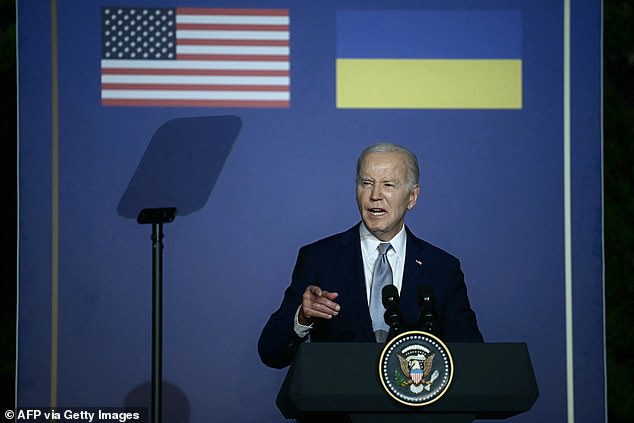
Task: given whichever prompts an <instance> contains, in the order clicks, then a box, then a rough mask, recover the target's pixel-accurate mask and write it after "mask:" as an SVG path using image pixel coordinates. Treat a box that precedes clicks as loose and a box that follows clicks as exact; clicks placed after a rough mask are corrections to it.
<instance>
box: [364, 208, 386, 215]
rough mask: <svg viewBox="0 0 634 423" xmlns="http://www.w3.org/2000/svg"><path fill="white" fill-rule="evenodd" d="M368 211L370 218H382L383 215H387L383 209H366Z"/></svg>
mask: <svg viewBox="0 0 634 423" xmlns="http://www.w3.org/2000/svg"><path fill="white" fill-rule="evenodd" d="M368 211H369V212H370V214H371V215H372V216H376V217H379V216H383V215H384V214H385V213H387V212H386V211H385V210H384V209H368Z"/></svg>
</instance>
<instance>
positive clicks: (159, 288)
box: [137, 207, 176, 423]
mask: <svg viewBox="0 0 634 423" xmlns="http://www.w3.org/2000/svg"><path fill="white" fill-rule="evenodd" d="M175 216H176V208H175V207H166V208H157V209H143V210H141V213H139V216H138V217H137V223H140V224H151V225H152V401H151V404H152V405H151V408H152V410H151V414H152V423H161V410H162V407H161V399H162V385H163V370H162V364H163V359H162V355H163V351H162V350H163V224H164V223H170V222H172V221H173V220H174V217H175Z"/></svg>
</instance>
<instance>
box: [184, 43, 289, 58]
mask: <svg viewBox="0 0 634 423" xmlns="http://www.w3.org/2000/svg"><path fill="white" fill-rule="evenodd" d="M176 53H177V54H239V55H245V54H261V55H266V56H270V55H286V56H288V54H289V53H290V48H288V47H268V46H180V45H179V46H176Z"/></svg>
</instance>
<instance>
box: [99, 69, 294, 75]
mask: <svg viewBox="0 0 634 423" xmlns="http://www.w3.org/2000/svg"><path fill="white" fill-rule="evenodd" d="M102 73H103V74H104V75H183V76H288V75H289V71H287V70H249V69H110V68H103V69H102Z"/></svg>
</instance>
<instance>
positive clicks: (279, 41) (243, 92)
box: [101, 7, 290, 108]
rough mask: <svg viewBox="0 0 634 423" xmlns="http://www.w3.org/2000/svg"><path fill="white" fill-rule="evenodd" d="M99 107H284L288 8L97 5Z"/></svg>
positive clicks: (287, 99) (287, 101)
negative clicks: (99, 27)
mask: <svg viewBox="0 0 634 423" xmlns="http://www.w3.org/2000/svg"><path fill="white" fill-rule="evenodd" d="M101 24H102V25H101V27H102V49H101V50H102V55H101V104H102V105H104V106H193V107H280V108H283V107H289V104H290V46H289V38H290V37H289V13H288V10H287V9H216V8H175V9H173V8H141V7H139V8H131V7H107V8H103V9H102V12H101Z"/></svg>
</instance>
